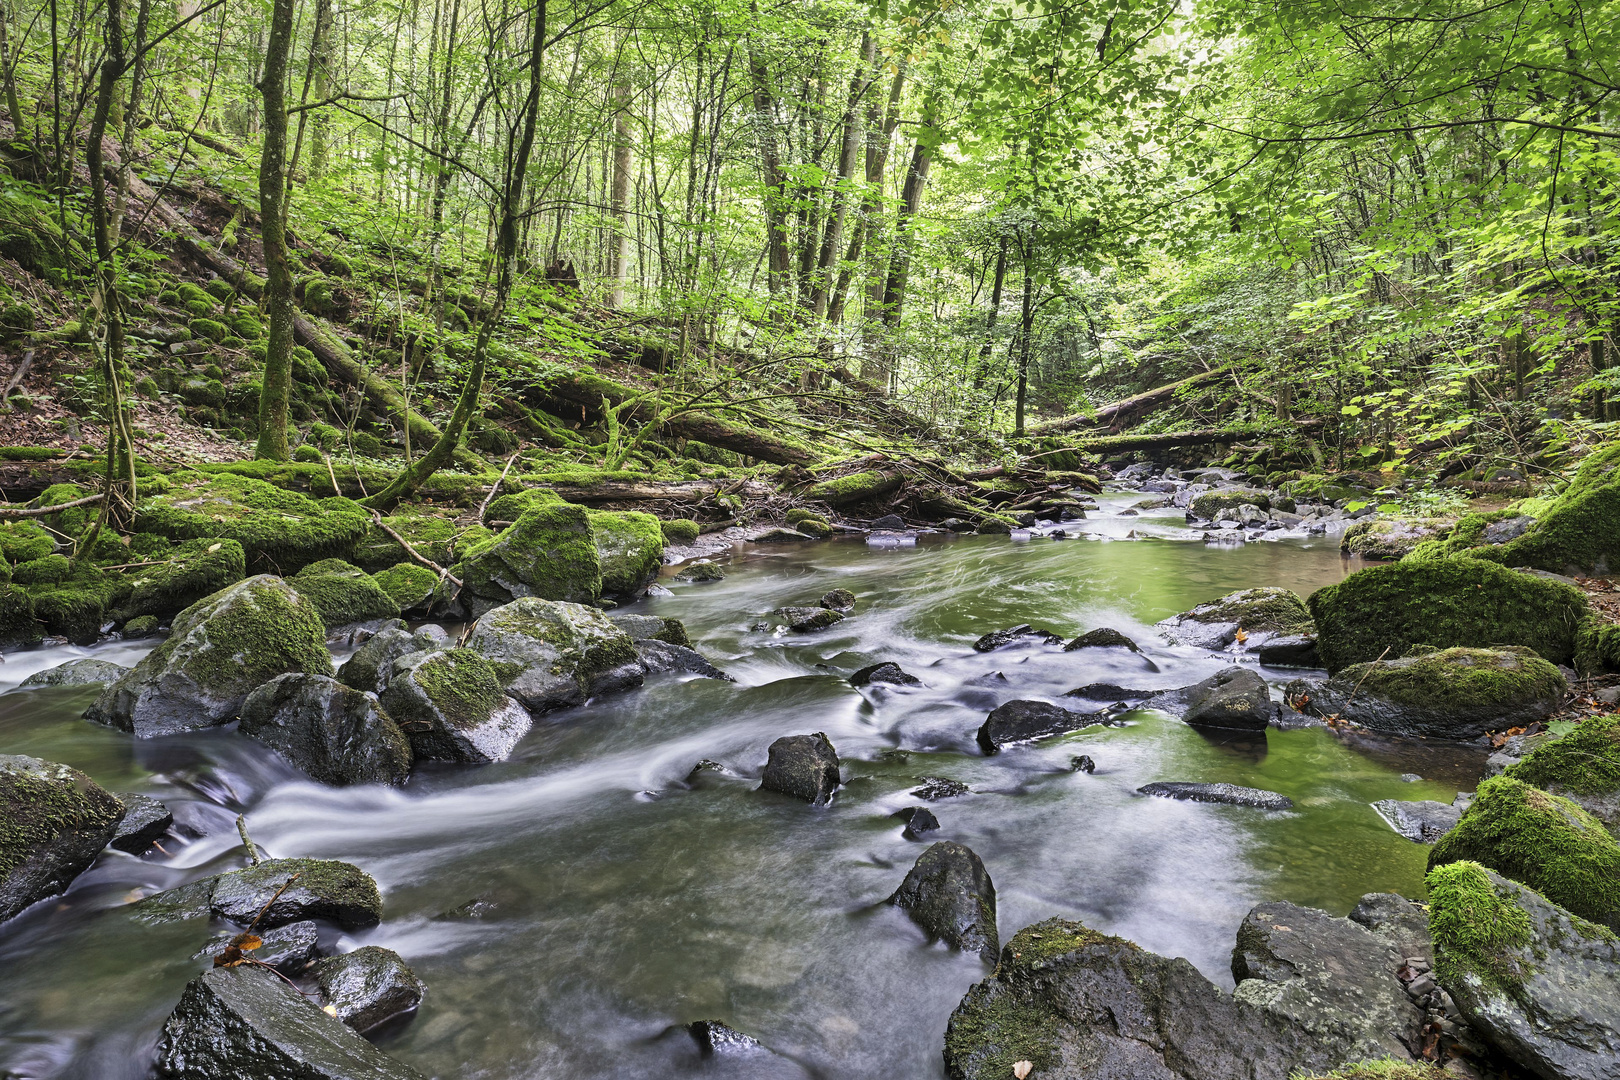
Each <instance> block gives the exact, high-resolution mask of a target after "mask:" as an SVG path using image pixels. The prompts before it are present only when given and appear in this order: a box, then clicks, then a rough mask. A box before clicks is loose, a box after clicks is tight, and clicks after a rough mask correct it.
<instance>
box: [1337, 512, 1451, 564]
mask: <svg viewBox="0 0 1620 1080" xmlns="http://www.w3.org/2000/svg"><path fill="white" fill-rule="evenodd" d="M1456 524H1457V522H1456V519H1454V518H1409V517H1386V518H1378V519H1376V520H1372V521H1358V522H1356V523H1355V524H1354V525H1352V526H1350V528H1348V529H1346V530H1345V531H1344V536H1343V537H1342V538H1341V539H1340V541H1339V548H1340V550H1342V551H1348V552H1349V553H1350V554H1352V555H1360V556H1361V557H1362V558H1364V559H1400V558H1404V557H1405V556H1407V555H1409V554H1411V552H1412V549H1413V548H1415V547H1417V546H1418V545H1419V544H1421V543H1422V542H1423V541H1425V540H1437V539H1440V538H1442V537H1444V536H1445V535H1446V534H1447V533H1449V532H1450V531H1451V529H1452V526H1454V525H1456Z"/></svg>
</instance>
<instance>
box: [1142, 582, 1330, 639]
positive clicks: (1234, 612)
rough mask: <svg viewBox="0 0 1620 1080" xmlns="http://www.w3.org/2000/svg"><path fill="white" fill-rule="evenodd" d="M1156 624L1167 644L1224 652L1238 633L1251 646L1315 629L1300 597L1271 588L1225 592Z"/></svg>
mask: <svg viewBox="0 0 1620 1080" xmlns="http://www.w3.org/2000/svg"><path fill="white" fill-rule="evenodd" d="M1156 625H1157V626H1158V628H1159V630H1160V631H1161V632H1163V634H1164V636H1165V637H1167V638H1168V639H1170V641H1172V642H1174V643H1176V644H1178V645H1191V646H1194V647H1195V648H1200V649H1224V648H1225V647H1226V646H1227V645H1229V644H1231V643H1232V642H1233V641H1234V640H1236V637H1237V634H1238V633H1239V632H1242V633H1243V634H1245V635H1247V636H1249V637H1250V638H1252V639H1253V640H1252V641H1251V642H1250V645H1251V647H1254V646H1258V645H1259V644H1261V643H1262V642H1263V641H1264V640H1265V639H1268V638H1271V637H1276V636H1279V635H1295V634H1310V633H1313V632H1314V630H1315V625H1314V624H1313V623H1312V621H1311V613H1310V610H1309V609H1308V608H1307V607H1306V606H1305V601H1304V600H1301V599H1300V598H1299V594H1298V593H1295V592H1294V591H1292V590H1291V589H1284V588H1280V587H1278V586H1274V585H1267V586H1262V587H1261V588H1258V589H1241V590H1239V591H1238V592H1234V593H1227V594H1226V595H1225V596H1222V597H1217V598H1216V599H1214V600H1211V601H1209V602H1208V603H1204V604H1199V605H1198V606H1197V607H1195V608H1193V609H1191V610H1190V611H1184V612H1182V613H1181V614H1179V615H1172V616H1171V617H1170V618H1168V619H1162V620H1160V621H1159V622H1158V623H1157V624H1156Z"/></svg>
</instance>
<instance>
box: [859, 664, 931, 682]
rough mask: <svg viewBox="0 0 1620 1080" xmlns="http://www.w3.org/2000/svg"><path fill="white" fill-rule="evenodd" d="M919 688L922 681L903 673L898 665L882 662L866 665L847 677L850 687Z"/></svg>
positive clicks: (905, 672)
mask: <svg viewBox="0 0 1620 1080" xmlns="http://www.w3.org/2000/svg"><path fill="white" fill-rule="evenodd" d="M874 684H876V685H882V686H921V685H922V684H923V681H922V680H921V679H919V678H917V676H915V675H912V674H911V673H909V672H907V671H905V670H904V669H902V668H901V667H900V665H899V664H896V663H893V662H891V661H884V662H883V663H881V664H868V665H866V666H865V667H863V668H861V669H860V670H859V671H857V672H855V674H853V675H851V676H850V677H849V685H851V686H872V685H874Z"/></svg>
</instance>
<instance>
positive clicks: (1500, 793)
mask: <svg viewBox="0 0 1620 1080" xmlns="http://www.w3.org/2000/svg"><path fill="white" fill-rule="evenodd" d="M1463 861H1470V862H1477V863H1482V864H1484V865H1485V866H1488V867H1490V868H1491V869H1492V870H1495V871H1496V872H1497V873H1499V874H1503V875H1505V876H1507V877H1510V878H1512V879H1513V880H1515V881H1518V882H1522V883H1523V884H1525V885H1528V886H1530V887H1531V888H1532V889H1535V890H1536V891H1537V892H1539V893H1541V894H1542V895H1543V896H1545V897H1547V898H1548V899H1549V900H1551V901H1553V902H1554V903H1556V904H1561V905H1563V906H1564V907H1566V908H1568V909H1569V910H1570V911H1572V912H1574V913H1575V914H1577V915H1579V916H1581V917H1582V918H1585V919H1591V920H1592V921H1593V922H1597V923H1602V924H1604V925H1607V926H1611V927H1612V926H1620V843H1617V842H1616V841H1615V838H1614V837H1612V836H1610V835H1609V833H1608V831H1607V830H1605V829H1604V828H1603V823H1602V822H1600V821H1598V820H1597V819H1596V818H1594V817H1593V816H1592V815H1591V814H1588V813H1587V812H1586V811H1585V810H1582V809H1581V808H1580V807H1579V806H1576V805H1575V804H1574V803H1572V802H1570V801H1569V800H1568V799H1565V798H1560V797H1559V796H1557V795H1552V794H1549V793H1548V792H1545V791H1542V790H1541V789H1540V788H1537V787H1531V786H1530V785H1529V784H1526V783H1524V782H1523V781H1522V780H1516V779H1514V778H1513V777H1510V776H1493V777H1491V778H1490V779H1488V780H1486V781H1484V782H1483V783H1481V784H1480V785H1479V790H1478V791H1477V792H1475V794H1474V801H1473V802H1472V803H1470V804H1469V806H1468V809H1467V810H1465V811H1463V816H1462V819H1461V820H1460V821H1458V822H1457V827H1456V828H1455V829H1452V830H1451V831H1450V832H1448V833H1446V835H1444V836H1442V837H1441V838H1440V839H1439V841H1438V842H1437V843H1436V844H1435V845H1434V849H1433V850H1432V851H1430V852H1429V868H1430V869H1431V870H1432V869H1434V868H1435V867H1437V866H1445V865H1446V864H1447V863H1454V862H1463Z"/></svg>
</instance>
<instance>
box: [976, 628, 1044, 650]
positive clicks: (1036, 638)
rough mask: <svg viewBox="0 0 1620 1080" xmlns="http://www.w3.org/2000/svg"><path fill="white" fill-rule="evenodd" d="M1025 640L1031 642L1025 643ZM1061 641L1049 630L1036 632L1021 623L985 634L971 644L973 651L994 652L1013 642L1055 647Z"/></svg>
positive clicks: (1034, 629)
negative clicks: (1037, 643)
mask: <svg viewBox="0 0 1620 1080" xmlns="http://www.w3.org/2000/svg"><path fill="white" fill-rule="evenodd" d="M1025 639H1033V640H1031V641H1025ZM1062 640H1063V638H1062V636H1060V635H1058V634H1054V633H1052V631H1050V630H1037V629H1036V628H1035V627H1033V626H1031V625H1029V624H1028V623H1022V624H1020V625H1018V626H1013V627H1009V628H1008V629H1006V630H992V631H990V633H988V634H985V635H984V636H983V637H981V638H979V640H978V641H975V642H974V643H973V651H974V652H994V651H995V650H997V649H1004V648H1006V647H1007V646H1008V645H1011V644H1013V643H1015V642H1019V643H1023V644H1035V643H1036V642H1039V643H1040V644H1043V645H1055V644H1057V643H1058V642H1060V641H1062Z"/></svg>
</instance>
